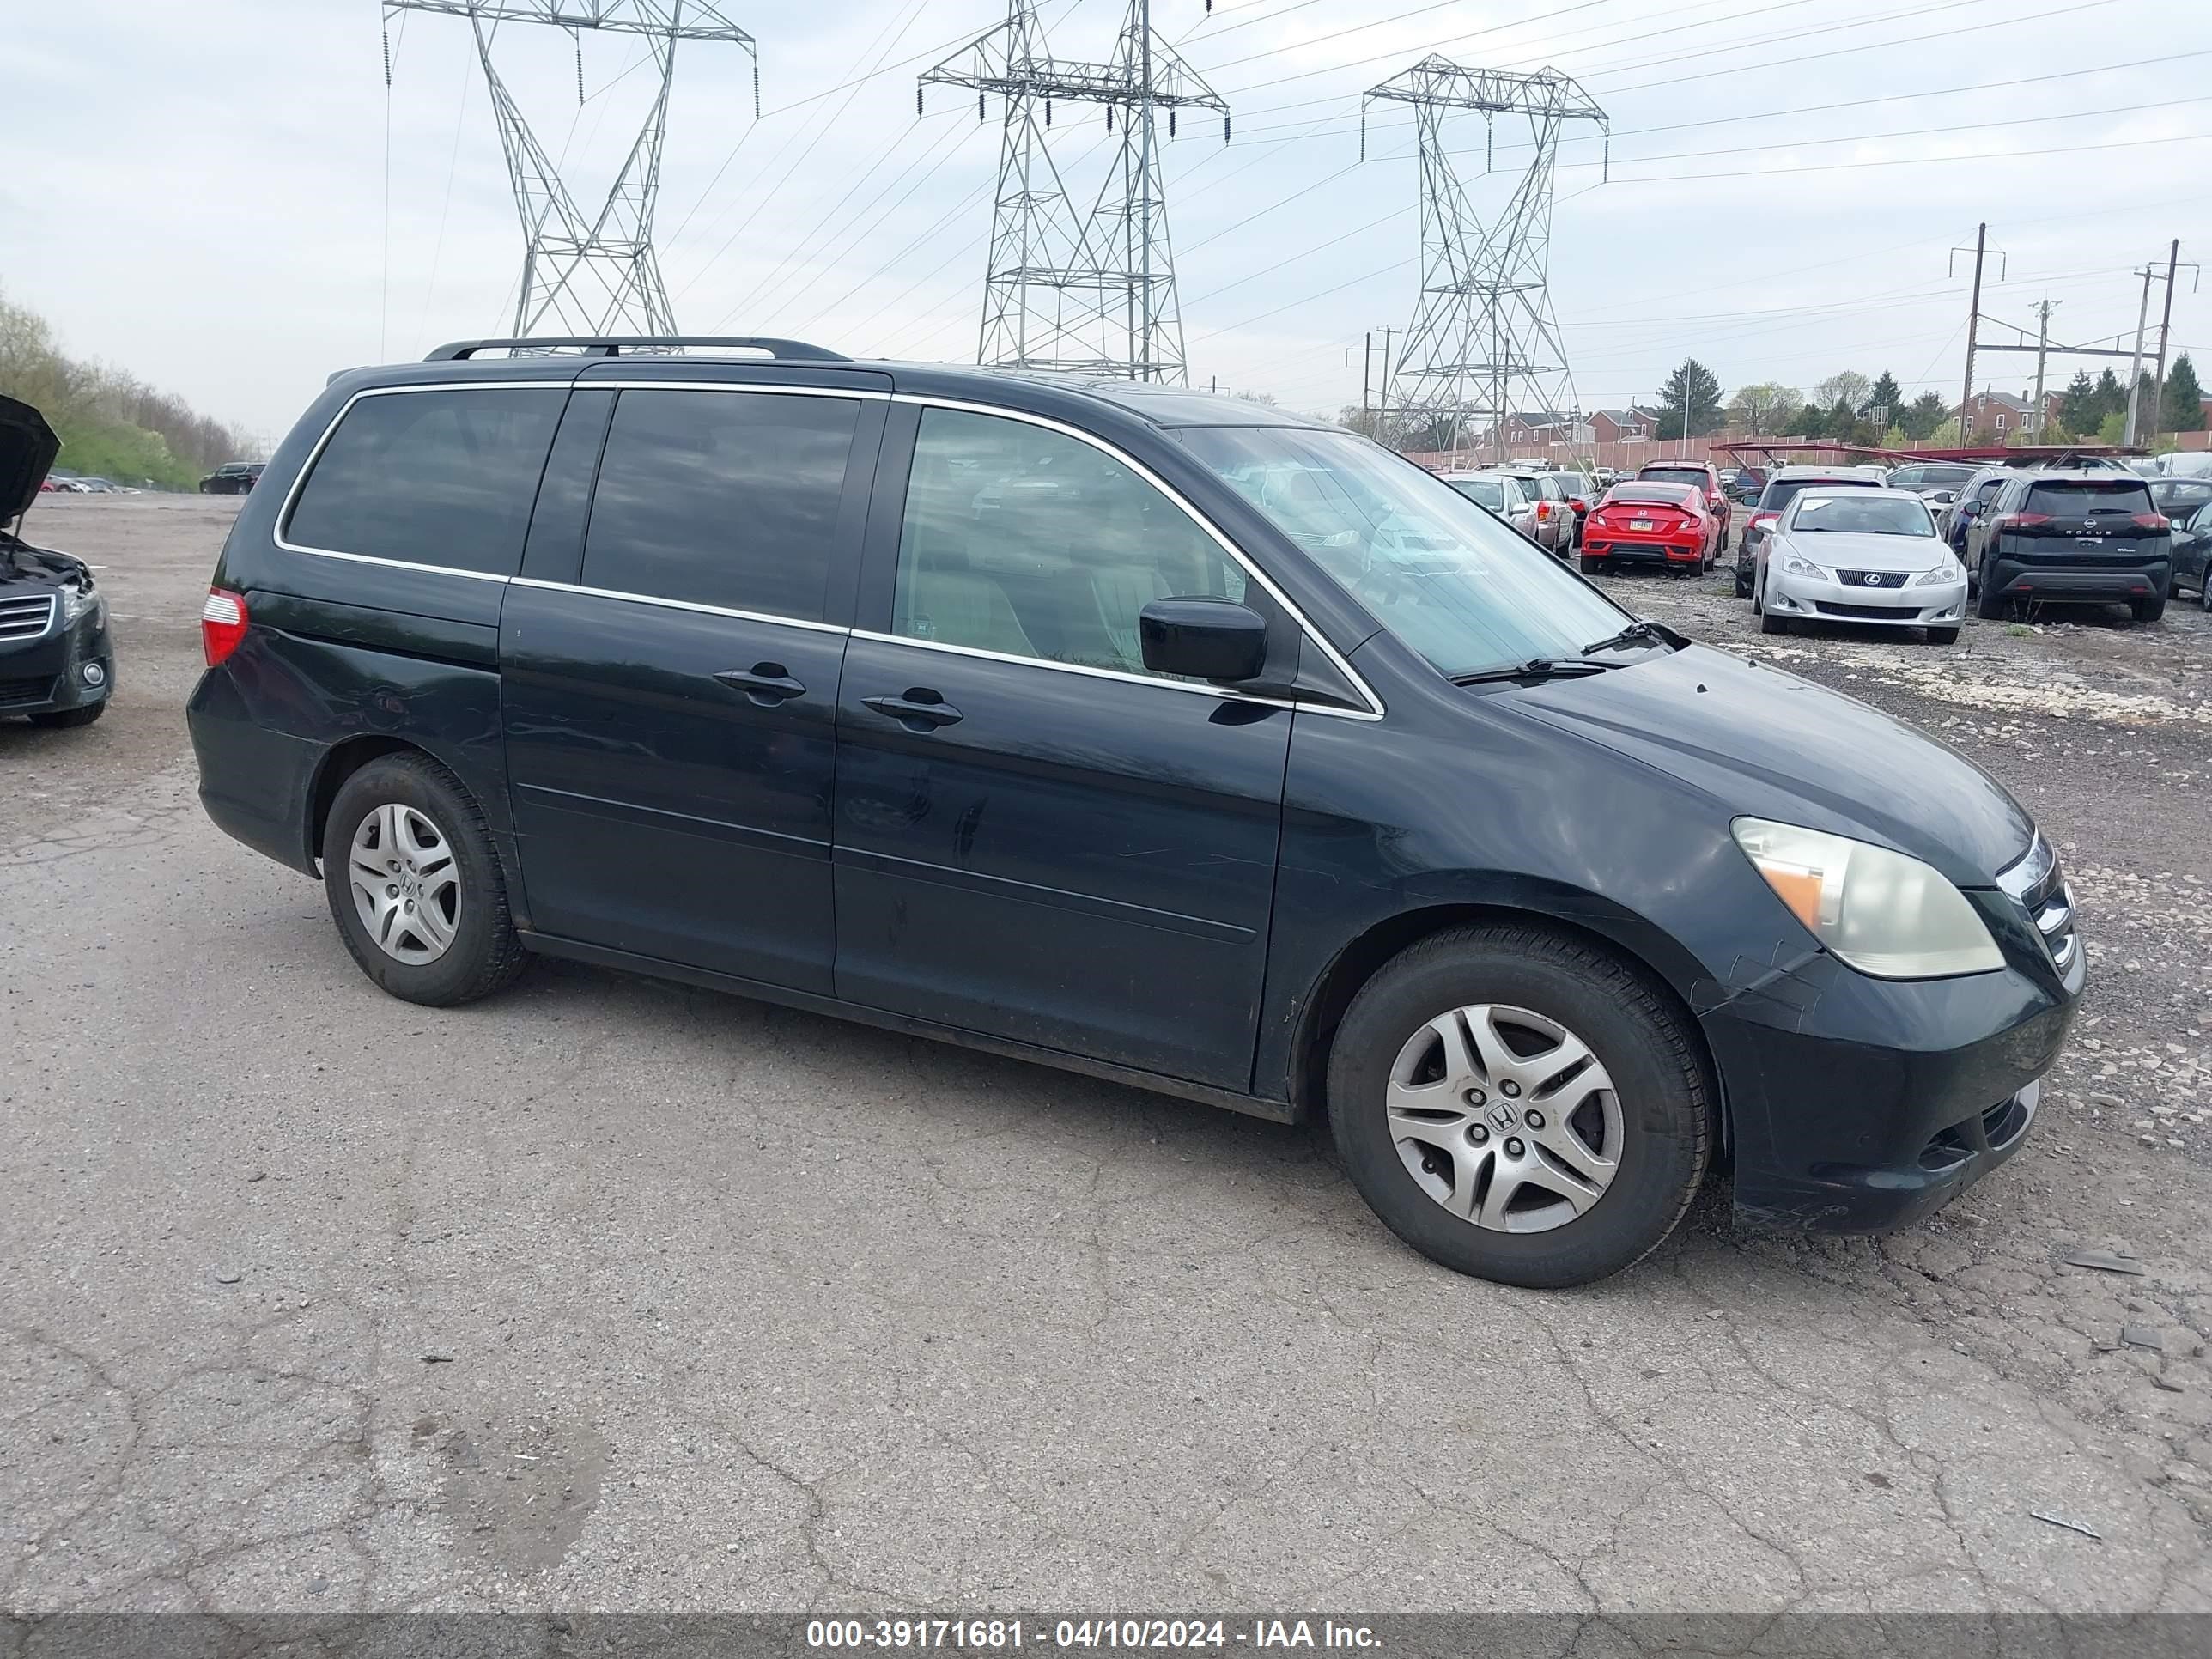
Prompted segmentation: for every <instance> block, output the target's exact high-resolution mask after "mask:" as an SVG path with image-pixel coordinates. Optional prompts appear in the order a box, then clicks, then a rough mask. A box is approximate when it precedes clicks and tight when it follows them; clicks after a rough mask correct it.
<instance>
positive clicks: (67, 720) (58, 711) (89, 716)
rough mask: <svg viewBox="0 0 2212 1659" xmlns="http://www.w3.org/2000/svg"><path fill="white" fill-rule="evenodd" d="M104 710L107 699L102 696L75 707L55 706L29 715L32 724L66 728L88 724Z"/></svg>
mask: <svg viewBox="0 0 2212 1659" xmlns="http://www.w3.org/2000/svg"><path fill="white" fill-rule="evenodd" d="M106 712H107V699H106V698H105V697H102V698H101V699H100V701H99V702H88V703H83V704H81V705H79V706H78V707H77V708H55V709H50V710H48V711H47V712H46V713H45V714H33V715H31V716H30V721H31V724H32V725H33V726H46V727H48V728H55V727H59V728H63V729H67V728H69V727H70V726H89V725H91V724H92V723H93V722H94V720H98V719H99V718H100V716H101V715H102V714H106Z"/></svg>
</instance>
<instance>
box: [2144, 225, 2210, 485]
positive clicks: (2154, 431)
mask: <svg viewBox="0 0 2212 1659" xmlns="http://www.w3.org/2000/svg"><path fill="white" fill-rule="evenodd" d="M2180 270H2181V239H2180V238H2179V237H2176V238H2175V239H2174V240H2173V245H2172V246H2171V247H2169V248H2167V249H2166V312H2165V314H2164V315H2163V316H2161V317H2160V319H2159V322H2158V381H2157V387H2156V391H2155V392H2154V401H2153V403H2152V404H2151V415H2150V441H2151V447H2153V448H2156V447H2157V446H2158V428H2159V422H2160V421H2161V420H2163V419H2164V418H2165V416H2166V345H2167V343H2168V340H2169V339H2170V337H2171V336H2172V331H2173V281H2174V277H2175V276H2177V275H2178V274H2179V271H2180ZM2190 270H2192V271H2198V275H2199V276H2201V275H2202V272H2201V270H2199V268H2198V267H2197V266H2196V265H2193V264H2192V265H2191V266H2190ZM2195 282H2196V279H2195V278H2192V279H2191V291H2192V292H2194V291H2195Z"/></svg>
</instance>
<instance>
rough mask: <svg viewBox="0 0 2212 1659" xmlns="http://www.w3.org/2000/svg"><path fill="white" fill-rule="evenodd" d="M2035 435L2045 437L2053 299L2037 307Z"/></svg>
mask: <svg viewBox="0 0 2212 1659" xmlns="http://www.w3.org/2000/svg"><path fill="white" fill-rule="evenodd" d="M2035 321H2036V329H2035V435H2036V438H2037V439H2038V441H2040V440H2041V439H2042V437H2043V362H2044V359H2045V358H2046V357H2048V356H2050V355H2051V300H2050V297H2049V296H2048V295H2045V298H2044V301H2043V303H2042V304H2041V305H2039V306H2038V307H2036V308H2035Z"/></svg>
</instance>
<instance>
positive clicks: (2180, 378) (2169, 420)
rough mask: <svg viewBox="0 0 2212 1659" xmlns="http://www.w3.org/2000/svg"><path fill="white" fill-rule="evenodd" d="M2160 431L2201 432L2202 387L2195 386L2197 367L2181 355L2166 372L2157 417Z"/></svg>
mask: <svg viewBox="0 0 2212 1659" xmlns="http://www.w3.org/2000/svg"><path fill="white" fill-rule="evenodd" d="M2158 429H2159V430H2160V431H2161V432H2202V431H2203V429H2204V388H2203V386H2200V385H2199V384H2197V365H2196V364H2194V363H2192V362H2190V361H2189V354H2188V353H2187V352H2183V353H2182V354H2181V355H2180V356H2179V357H2176V358H2175V359H2174V360H2173V366H2172V368H2168V369H2167V370H2166V403H2165V404H2164V407H2163V409H2162V410H2161V412H2160V416H2159V420H2158Z"/></svg>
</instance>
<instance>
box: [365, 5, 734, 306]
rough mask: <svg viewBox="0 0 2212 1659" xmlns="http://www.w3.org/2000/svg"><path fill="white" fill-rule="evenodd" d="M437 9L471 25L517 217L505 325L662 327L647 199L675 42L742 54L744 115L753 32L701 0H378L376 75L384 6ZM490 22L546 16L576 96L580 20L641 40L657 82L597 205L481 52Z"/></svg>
mask: <svg viewBox="0 0 2212 1659" xmlns="http://www.w3.org/2000/svg"><path fill="white" fill-rule="evenodd" d="M403 11H432V12H444V13H447V15H452V16H456V17H465V18H467V19H468V20H469V22H470V25H471V27H472V28H473V29H474V30H475V32H476V40H477V59H478V61H479V62H481V63H482V64H483V73H484V80H485V82H486V83H487V84H488V85H489V87H490V88H491V103H492V112H493V113H494V115H495V116H496V117H497V118H498V121H499V137H500V143H501V145H502V146H503V147H504V148H505V149H506V151H507V177H508V179H509V180H510V181H511V182H512V183H513V186H514V205H515V210H516V211H517V213H519V214H520V216H521V219H522V236H523V245H524V247H523V255H522V287H521V290H520V294H519V295H518V296H517V298H516V301H515V307H514V332H515V333H516V334H517V335H518V336H524V337H527V336H531V335H537V334H553V335H580V334H591V335H599V334H673V333H674V332H676V319H675V316H674V313H672V312H671V310H670V308H669V304H668V290H667V289H665V287H663V286H662V284H661V281H660V262H659V258H656V257H655V255H654V253H653V201H654V198H655V197H657V196H658V195H659V190H660V149H661V141H662V139H663V138H664V137H665V136H666V133H667V131H668V94H669V90H670V88H671V87H672V86H673V85H674V84H675V78H676V43H677V42H678V40H725V41H728V42H731V43H732V44H733V45H736V46H743V47H744V49H745V50H746V52H750V53H751V54H752V55H753V58H754V65H753V115H754V118H756V119H757V118H759V115H760V65H759V53H758V52H757V49H756V48H755V46H754V44H753V38H752V36H751V35H750V34H748V33H745V32H744V30H743V29H741V28H739V27H738V26H737V25H736V24H735V23H732V21H730V20H729V19H728V18H727V17H726V16H724V15H722V11H721V9H720V7H718V6H714V5H708V4H705V3H702V0H384V15H385V21H386V47H385V78H386V81H387V82H389V81H390V79H391V73H392V71H391V63H392V52H391V46H390V34H389V25H390V22H391V19H392V14H393V13H395V12H403ZM501 23H546V24H551V25H553V26H555V27H559V28H562V29H566V30H568V32H569V33H570V34H571V35H572V36H574V38H575V40H576V41H577V58H576V97H577V101H578V102H579V103H581V102H582V100H583V94H584V70H583V45H582V34H583V31H585V30H586V29H598V30H603V31H605V32H607V33H615V34H632V35H641V36H643V37H644V39H645V40H646V41H647V43H648V45H649V46H650V47H651V49H652V54H653V67H654V68H655V69H657V70H659V79H660V88H659V94H657V95H656V96H655V97H654V98H653V103H652V106H651V107H650V108H649V109H648V110H647V112H646V118H645V124H644V125H643V126H641V128H640V129H639V130H638V134H637V139H636V142H635V143H633V144H632V145H631V146H630V150H629V159H628V160H627V161H624V162H623V167H622V171H621V172H620V173H617V175H616V176H615V182H614V187H613V188H612V189H611V190H610V191H608V192H607V198H606V201H605V204H604V205H603V206H601V207H600V209H599V211H598V212H597V213H595V214H586V212H585V211H584V210H582V209H581V208H580V207H579V206H578V205H577V204H576V201H575V198H574V197H572V196H571V195H570V194H569V192H568V186H567V185H565V184H563V183H562V180H561V174H560V170H559V168H558V167H556V164H555V163H554V162H553V161H552V160H551V159H550V157H549V156H547V155H546V154H545V151H544V148H543V147H542V146H541V145H540V144H539V143H538V138H537V136H536V135H535V134H534V133H532V131H531V130H530V124H529V123H528V122H527V121H526V120H525V119H524V118H523V115H522V111H521V108H520V106H519V105H517V104H516V102H515V100H514V97H513V94H511V93H509V92H508V90H507V82H505V81H503V80H501V78H500V74H499V70H497V69H496V68H495V67H494V65H493V64H492V58H491V48H492V40H493V38H494V37H495V35H496V34H497V33H498V32H499V26H500V25H501Z"/></svg>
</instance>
